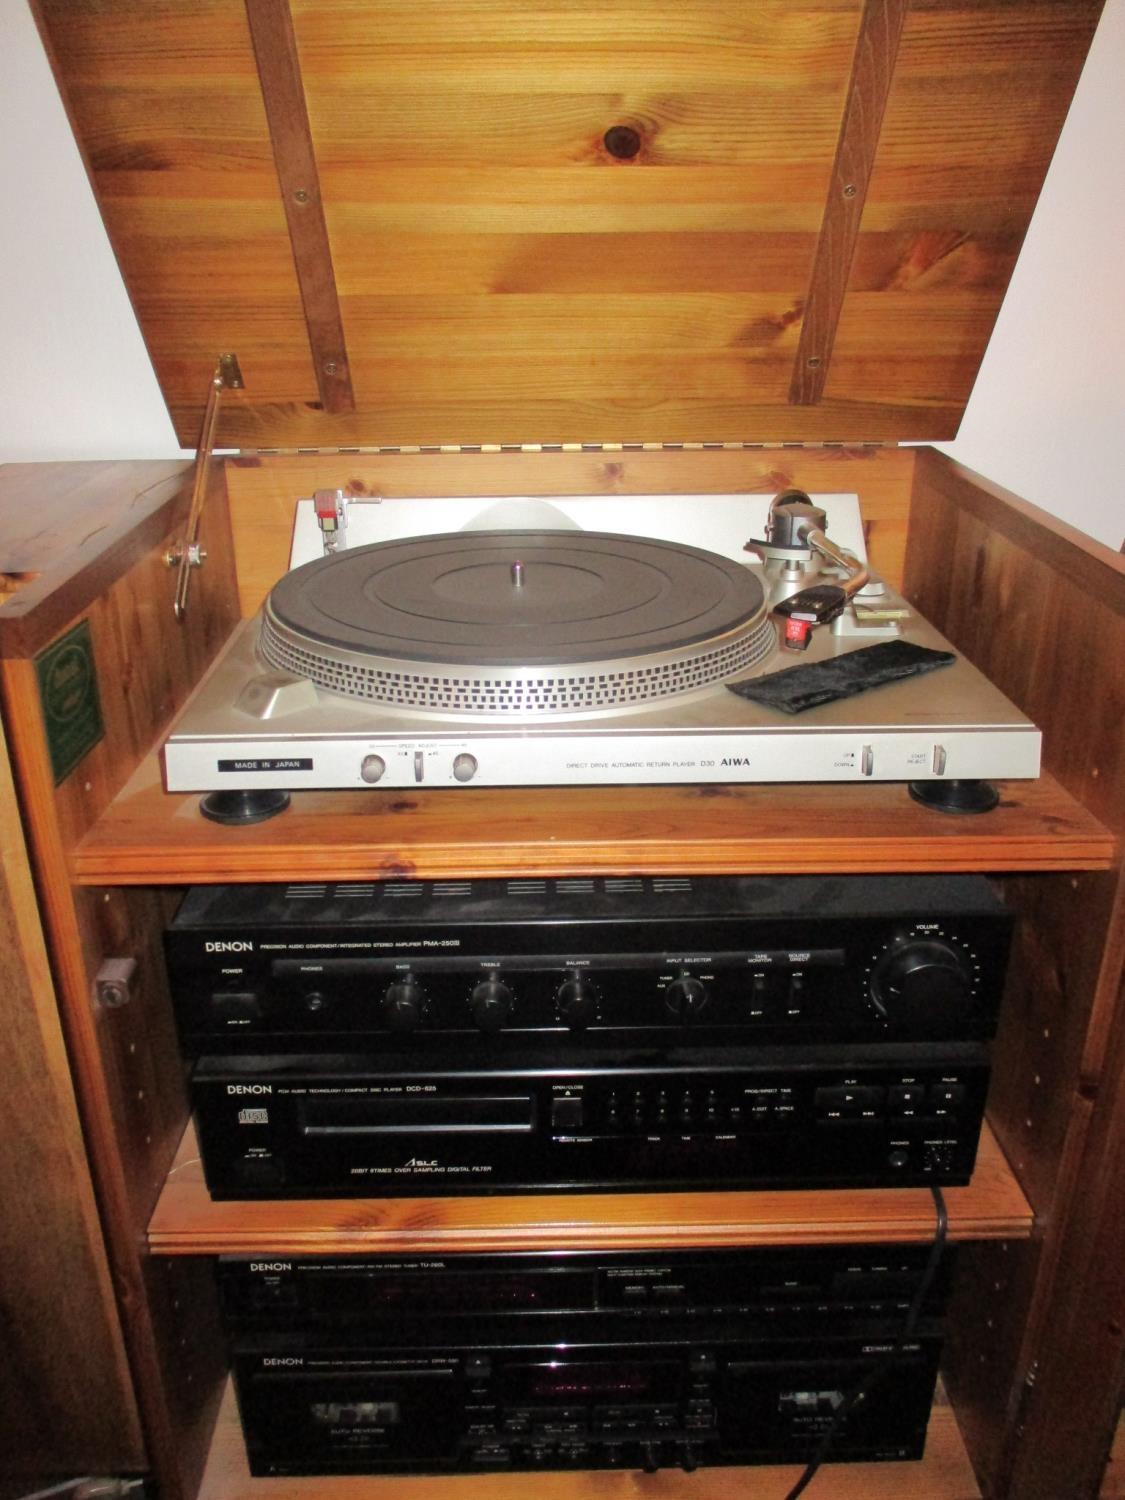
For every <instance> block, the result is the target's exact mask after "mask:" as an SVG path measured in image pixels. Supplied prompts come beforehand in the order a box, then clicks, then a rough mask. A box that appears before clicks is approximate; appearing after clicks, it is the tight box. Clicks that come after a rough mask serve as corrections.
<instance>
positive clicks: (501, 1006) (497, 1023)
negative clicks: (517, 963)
mask: <svg viewBox="0 0 1125 1500" xmlns="http://www.w3.org/2000/svg"><path fill="white" fill-rule="evenodd" d="M513 998H514V997H513V995H512V992H511V990H510V989H509V988H508V986H507V985H506V984H505V983H504V982H503V980H502V979H499V978H498V977H497V976H496V975H495V974H494V975H493V976H492V978H491V979H484V980H482V981H481V982H480V984H478V985H477V986H476V988H475V989H474V990H473V992H472V994H471V995H470V996H469V1010H470V1011H471V1012H472V1016H473V1020H474V1021H475V1022H476V1023H477V1025H478V1026H479V1027H480V1029H481V1030H482V1031H487V1032H490V1033H491V1032H497V1031H502V1030H503V1029H504V1022H505V1021H506V1020H507V1019H508V1017H509V1016H510V1015H511V1013H512V1004H513Z"/></svg>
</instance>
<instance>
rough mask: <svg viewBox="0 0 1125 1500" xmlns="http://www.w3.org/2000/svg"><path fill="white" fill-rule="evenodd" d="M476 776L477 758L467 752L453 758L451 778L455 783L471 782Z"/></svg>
mask: <svg viewBox="0 0 1125 1500" xmlns="http://www.w3.org/2000/svg"><path fill="white" fill-rule="evenodd" d="M476 774H477V758H476V756H475V755H470V754H469V753H468V752H467V751H466V752H465V753H464V754H462V755H457V756H454V758H453V777H454V780H455V781H472V779H473V777H474V776H475V775H476Z"/></svg>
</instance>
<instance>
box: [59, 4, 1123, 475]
mask: <svg viewBox="0 0 1125 1500" xmlns="http://www.w3.org/2000/svg"><path fill="white" fill-rule="evenodd" d="M889 4H891V0H878V4H877V5H876V4H875V3H874V0H873V3H872V7H871V12H870V14H871V15H872V16H880V17H882V16H883V15H884V12H885V11H886V7H887V6H888V5H889ZM898 4H899V0H894V6H893V15H894V16H897V15H898V13H899V10H898ZM41 8H42V12H43V17H44V23H45V30H46V32H47V34H48V36H49V38H50V41H51V43H52V46H53V48H54V51H55V53H56V56H57V59H58V70H59V75H60V81H61V84H62V86H63V89H64V92H65V93H66V95H67V97H68V100H69V106H70V110H71V113H72V117H73V119H74V121H75V124H76V127H77V130H78V134H79V136H80V138H81V140H82V142H83V145H84V149H85V151H86V154H87V159H88V161H89V163H90V165H91V170H92V173H93V179H94V182H95V187H96V190H97V193H98V196H99V199H100V202H101V205H102V208H103V212H104V215H105V218H106V221H107V224H108V227H109V230H110V234H111V238H112V239H113V242H114V246H115V249H116V251H117V254H118V258H119V260H120V262H121V265H122V267H123V270H124V273H125V278H126V282H127V284H128V286H129V288H130V293H131V295H132V297H133V299H134V302H135V305H136V307H137V310H138V314H139V317H140V322H141V325H142V328H143V330H144V333H145V337H146V340H147V342H148V344H149V348H150V350H151V352H152V355H153V358H154V363H155V366H156V369H157V373H158V376H159V379H160V382H161V385H162V388H163V390H164V392H165V396H166V399H167V400H168V403H169V407H170V409H171V411H172V414H173V418H174V421H175V423H176V427H177V431H178V432H179V433H180V435H181V438H182V440H184V441H186V442H192V441H194V438H195V434H196V433H197V432H198V430H199V422H200V412H201V408H202V402H203V398H204V395H205V393H206V389H207V382H208V380H209V378H210V373H211V370H212V369H213V367H214V361H215V356H216V354H217V353H218V352H219V351H220V350H233V351H234V352H236V353H237V354H238V356H239V359H240V361H241V365H242V369H243V372H244V374H245V377H246V382H247V390H246V391H245V392H244V393H243V394H242V396H241V397H240V398H239V399H236V400H231V401H229V402H226V403H224V411H223V417H222V425H221V429H220V444H221V445H227V446H243V447H282V446H289V447H292V446H309V447H321V448H323V447H330V446H349V447H350V446H356V445H372V444H375V445H394V444H406V445H410V444H418V443H438V444H443V443H444V444H451V443H459V444H479V443H532V442H575V443H577V442H594V441H600V442H621V441H637V442H684V441H756V440H774V441H777V440H786V441H799V442H823V441H832V442H844V441H853V442H854V441H867V440H872V441H879V440H888V439H899V438H935V437H948V436H952V435H953V433H954V431H955V428H956V424H957V420H958V413H959V411H960V408H961V406H962V404H963V402H964V400H965V397H966V395H967V392H968V390H969V389H970V386H971V383H972V378H973V374H974V372H975V369H976V366H977V363H978V361H979V357H980V353H981V351H982V349H983V347H984V343H985V341H986V339H987V335H988V331H989V330H990V329H991V327H992V323H993V320H994V318H995V313H996V308H997V306H998V305H999V299H1000V296H1001V294H1002V290H1003V287H1004V285H1005V283H1006V280H1007V276H1008V274H1009V271H1010V268H1011V264H1012V252H1013V249H1014V247H1015V246H1016V245H1018V243H1019V240H1020V238H1021V237H1022V234H1023V231H1024V228H1025V227H1026V224H1027V221H1028V218H1029V216H1030V213H1031V210H1032V208H1033V206H1034V202H1035V198H1036V195H1037V193H1038V190H1039V187H1040V184H1041V182H1042V178H1043V174H1044V171H1045V168H1046V164H1047V161H1048V159H1049V156H1050V151H1051V149H1052V148H1053V143H1054V139H1055V136H1056V135H1057V131H1058V128H1059V125H1060V123H1061V120H1062V116H1063V112H1064V111H1065V106H1066V102H1067V100H1068V98H1069V93H1070V90H1071V88H1072V86H1073V82H1074V79H1075V78H1076V77H1077V70H1078V67H1079V66H1080V63H1081V60H1082V57H1083V56H1084V53H1085V48H1086V45H1087V43H1088V40H1089V35H1090V33H1091V31H1092V28H1093V24H1094V21H1095V19H1096V14H1097V5H1096V4H1094V3H1092V0H1056V3H1054V4H1051V5H1046V4H1043V3H1042V0H1003V3H1001V0H987V3H974V4H968V3H962V4H960V5H956V4H946V3H942V4H921V5H917V6H913V7H911V8H910V15H909V17H908V19H907V23H906V25H905V27H904V30H903V42H902V47H901V49H900V55H899V60H898V66H897V67H896V69H895V71H894V73H893V76H892V77H891V79H890V93H889V100H888V107H887V115H886V119H885V121H884V127H883V130H882V132H881V133H880V132H879V131H878V126H877V122H876V120H875V119H874V117H873V115H872V114H871V111H870V108H869V106H870V104H871V102H872V99H873V98H874V93H873V92H872V91H871V90H859V91H857V95H856V97H857V100H858V99H860V98H861V97H862V102H863V104H864V110H862V111H861V110H858V109H857V110H855V111H853V112H852V115H851V116H850V117H849V118H851V119H854V120H855V121H858V122H859V123H858V126H857V132H858V135H857V138H858V139H859V140H862V141H863V142H864V143H865V153H866V158H870V155H871V152H872V151H873V150H874V149H875V144H876V137H877V138H878V144H877V152H876V153H875V168H874V172H873V175H872V177H871V184H870V193H869V196H868V201H867V206H866V208H865V210H864V213H863V216H862V222H861V223H860V226H859V234H858V240H857V241H855V253H854V256H853V255H852V253H851V252H850V251H848V252H847V253H840V254H835V253H833V254H832V255H830V256H829V257H828V260H829V262H830V263H831V264H832V265H833V266H834V267H835V272H834V275H835V280H834V282H833V292H832V296H833V301H834V305H835V304H838V302H839V296H840V293H841V291H842V288H843V280H844V278H846V277H847V275H848V267H849V266H852V267H853V270H852V274H851V280H850V281H849V282H848V290H847V295H846V296H844V299H843V310H842V314H841V317H840V321H839V327H838V331H837V338H836V341H835V348H834V350H833V358H832V366H831V370H830V372H829V376H828V380H827V383H826V385H825V388H824V391H823V396H822V398H821V399H820V400H819V401H818V402H817V404H816V405H815V406H813V407H802V406H793V405H792V404H791V403H790V400H789V388H790V380H791V374H792V369H793V362H794V358H795V356H796V354H797V343H798V338H799V337H800V336H801V330H802V318H803V317H804V319H805V329H806V333H805V337H806V338H812V337H813V334H812V333H811V331H809V330H811V329H812V328H813V326H814V324H815V323H816V322H817V314H816V302H815V299H814V302H813V303H812V304H811V305H810V306H811V311H810V306H806V303H807V297H808V287H809V284H810V257H811V254H812V245H813V243H814V241H815V238H816V236H817V234H818V232H819V230H820V227H821V221H822V218H823V214H824V204H825V201H826V195H827V194H828V190H829V181H830V176H831V172H832V165H833V160H834V157H835V152H836V145H837V141H838V139H839V136H840V125H841V117H842V114H843V110H844V104H845V99H846V98H847V96H848V82H849V78H850V76H851V67H852V60H853V55H854V53H855V43H856V37H857V31H858V27H859V22H860V16H861V13H862V4H861V0H803V3H801V4H799V5H793V4H789V3H786V0H764V3H761V4H757V5H753V6H742V7H737V6H731V5H730V4H729V3H728V0H688V3H687V4H686V5H676V4H674V3H672V0H623V3H621V4H619V5H615V6H614V7H613V8H612V9H611V10H609V11H607V10H605V8H604V7H601V8H599V7H596V6H594V5H592V4H590V3H588V0H572V3H567V4H560V5H553V6H548V7H538V8H535V7H531V8H529V7H527V6H526V5H524V4H522V3H516V0H481V3H479V4H474V5H473V6H471V7H468V8H467V9H463V10H461V9H457V8H454V9H453V10H452V11H451V10H450V9H449V8H448V7H446V8H445V9H444V10H438V9H435V8H433V7H422V8H419V7H418V6H416V5H413V6H412V5H407V4H405V3H403V0H325V3H312V0H301V3H295V4H294V5H293V17H294V25H295V37H296V51H297V54H298V56H299V60H300V65H301V82H302V85H303V92H304V97H305V100H306V102H307V115H308V121H309V126H310V129H311V134H312V142H313V151H314V152H315V159H316V166H317V169H318V171H319V181H320V194H321V195H322V197H323V203H324V216H325V223H326V226H327V234H328V247H327V248H328V250H329V251H330V256H331V262H332V265H333V267H334V272H335V278H336V284H337V287H338V289H339V303H340V315H341V318H342V323H343V332H344V336H345V338H346V342H347V349H348V368H349V370H350V374H351V379H352V385H353V389H354V392H355V400H356V407H357V410H356V411H355V412H354V413H352V414H347V413H332V412H331V411H326V410H324V406H325V404H326V402H325V400H324V399H323V397H322V395H321V393H320V392H319V391H318V387H317V382H316V379H315V371H314V363H313V360H312V359H311V358H310V355H309V350H308V338H307V329H306V324H305V318H304V316H303V314H302V307H301V297H300V288H299V279H298V276H297V274H296V273H295V272H294V270H293V268H292V265H291V263H290V262H291V256H290V254H289V240H288V235H287V232H286V227H285V213H284V211H283V205H282V203H281V202H280V201H279V196H280V194H279V190H278V186H277V183H276V180H275V179H274V174H273V169H272V166H271V162H270V142H269V132H268V129H267V125H266V113H265V109H264V107H263V104H262V100H261V98H260V96H259V93H258V78H257V72H256V69H255V65H254V59H253V50H252V47H251V44H250V37H249V34H248V30H247V26H246V20H245V16H244V14H243V13H242V0H206V3H205V4H202V5H191V4H188V3H187V0H169V3H167V4H162V5H160V6H152V5H146V4H144V3H143V0H102V3H100V4H98V5H97V6H93V7H90V6H85V5H82V6H73V5H68V4H65V3H62V0H42V7H41ZM270 13H271V14H272V13H273V9H272V8H271V10H270ZM279 13H280V12H279ZM887 14H891V12H887ZM892 32H893V26H892V27H888V28H887V29H886V30H885V31H884V35H885V37H886V38H887V39H888V45H887V46H886V47H884V48H883V49H882V50H881V52H880V54H879V55H880V57H881V59H882V64H883V66H882V69H881V71H880V69H879V68H875V69H873V70H872V76H875V75H876V74H878V75H879V76H880V78H881V83H880V90H879V91H881V90H882V89H883V85H885V83H886V82H887V75H888V68H887V65H888V64H889V62H890V59H891V54H892V52H893V48H892V47H891V45H890V42H889V38H890V36H891V34H892ZM868 34H869V33H868V32H867V31H865V33H864V35H865V37H866V36H867V35H868ZM861 55H862V56H863V57H864V58H868V57H870V55H871V54H870V51H869V50H868V49H865V48H861ZM952 59H955V62H956V66H955V67H952V66H951V60H952ZM290 81H291V82H292V78H291V75H290ZM876 92H878V91H876ZM357 101H360V102H359V103H357ZM615 125H625V126H628V127H629V128H630V129H632V130H634V131H636V132H637V135H638V138H639V142H640V149H639V150H638V152H637V154H636V155H635V156H634V157H632V158H630V159H627V160H619V159H616V158H614V157H613V156H612V155H611V154H610V153H609V152H608V151H607V149H606V147H605V145H604V136H605V133H606V131H607V130H608V129H609V128H611V127H613V126H615ZM847 138H848V139H849V140H851V139H852V133H851V132H849V134H848V137H847ZM302 139H303V133H302ZM279 146H280V150H281V154H282V158H283V167H282V174H283V180H284V181H285V182H287V183H288V182H289V180H290V178H289V174H290V172H291V171H292V172H294V173H295V174H296V175H295V176H294V177H293V183H295V182H296V178H297V177H298V176H300V175H301V170H300V166H299V163H298V162H297V159H296V158H294V159H293V160H292V161H291V160H290V156H291V153H290V152H289V151H288V150H287V149H286V147H285V146H284V143H279ZM303 155H304V157H305V158H306V160H307V158H308V156H309V152H308V149H307V143H306V144H305V147H304V151H303ZM853 175H854V174H853ZM290 185H292V184H290ZM848 202H849V204H851V207H849V209H848V211H849V213H851V211H852V207H854V201H853V200H848ZM310 203H311V200H310ZM290 206H292V205H290ZM852 227H854V226H852ZM869 235H870V236H872V237H873V239H872V244H871V245H866V244H865V243H864V242H865V240H866V239H867V237H868V236H869ZM829 239H831V236H828V237H826V240H825V243H826V244H827V243H828V241H829ZM298 249H299V254H298V261H299V263H301V264H303V263H304V261H303V254H302V253H301V252H300V247H298ZM315 262H316V264H318V265H319V266H320V267H321V269H322V270H324V268H325V267H326V265H327V262H328V255H327V253H326V248H325V245H324V242H323V241H321V242H319V248H318V250H317V253H316V256H315ZM821 279H822V278H821ZM813 282H814V285H815V284H819V282H818V278H816V277H814V278H813ZM716 298H719V299H723V298H725V299H727V301H728V305H727V306H726V307H725V308H722V309H720V310H719V311H718V313H716V311H715V308H714V299H716ZM857 298H866V299H869V300H872V301H875V302H876V303H877V305H878V311H876V309H875V308H872V307H870V306H868V305H866V304H865V303H862V302H860V301H856V300H855V299H857ZM904 304H905V305H904ZM320 362H321V364H323V357H321V360H320ZM823 372H824V366H823V365H822V366H821V367H819V369H818V372H817V373H818V378H819V376H820V375H822V374H823Z"/></svg>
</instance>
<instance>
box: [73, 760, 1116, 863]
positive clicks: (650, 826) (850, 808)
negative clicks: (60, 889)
mask: <svg viewBox="0 0 1125 1500" xmlns="http://www.w3.org/2000/svg"><path fill="white" fill-rule="evenodd" d="M1001 792H1002V796H1001V802H1000V806H999V807H998V808H996V809H995V810H994V811H993V812H990V813H986V814H984V815H983V816H981V817H949V816H946V815H944V814H942V813H935V812H932V811H930V810H929V809H927V808H924V807H921V806H919V805H918V804H917V803H916V802H913V801H912V800H911V798H910V796H909V794H908V793H907V790H906V787H905V786H903V785H900V784H898V783H890V782H888V783H881V784H880V783H876V784H874V785H871V786H851V785H847V786H843V785H836V784H832V785H816V786H812V785H786V786H761V785H758V786H691V787H686V786H684V787H659V788H653V787H643V786H626V787H597V788H578V787H543V788H531V789H519V790H510V789H489V788H483V787H480V788H466V789H465V790H461V791H454V790H442V791H419V792H401V791H386V792H381V791H377V790H376V791H354V792H299V793H296V794H295V795H294V797H293V802H292V805H291V806H290V807H289V809H288V810H287V811H286V812H284V813H282V814H280V815H279V816H278V817H276V818H272V819H270V820H269V821H268V822H265V823H256V824H253V825H251V826H249V827H246V828H230V827H224V826H221V825H219V824H216V823H212V822H209V821H208V820H207V819H206V818H204V817H203V816H202V815H201V814H200V812H199V810H198V803H199V799H198V797H197V796H195V795H194V794H193V795H190V796H187V795H184V794H174V795H171V794H168V793H166V792H165V791H164V790H163V788H162V786H161V782H160V772H159V768H158V765H157V762H156V760H155V758H149V759H148V760H147V761H146V762H145V763H144V764H143V765H142V767H141V768H140V770H139V771H138V772H137V774H136V775H134V777H133V778H132V780H131V781H130V782H129V783H128V784H127V785H126V786H125V787H124V789H123V790H122V791H121V793H120V794H119V795H118V796H117V798H116V799H115V800H114V802H113V803H112V804H111V805H110V807H109V808H108V809H107V811H106V812H105V814H104V815H103V816H102V817H101V818H99V820H98V821H97V823H96V824H95V825H94V826H93V828H92V829H91V830H90V832H89V833H88V834H87V835H86V836H85V838H84V839H83V840H82V841H81V843H79V844H78V846H77V847H76V849H75V850H74V851H73V853H72V856H71V874H72V876H73V878H74V880H75V881H77V882H78V883H79V884H80V885H182V884H185V883H187V882H212V883H221V882H224V881H255V880H260V881H270V880H286V879H292V878H294V877H297V878H300V879H302V880H347V879H353V878H356V877H360V876H362V877H365V878H367V879H379V878H399V879H403V878H419V879H429V878H440V877H453V876H456V877H470V876H489V875H492V876H530V875H535V876H552V875H554V876H558V875H591V874H602V873H604V874H611V873H612V874H656V873H678V874H700V873H709V874H740V875H759V874H806V873H809V874H812V873H822V872H834V873H837V872H838V873H847V872H866V873H871V872H877V871H890V872H911V871H936V870H985V871H987V870H1101V869H1106V868H1108V867H1109V865H1110V863H1111V861H1112V859H1113V854H1114V839H1113V837H1112V836H1111V835H1110V834H1109V833H1107V831H1106V830H1105V829H1104V828H1103V827H1102V826H1101V824H1100V823H1098V822H1097V821H1096V820H1095V819H1094V818H1092V817H1091V816H1090V815H1089V813H1087V812H1086V811H1085V810H1084V809H1083V808H1082V807H1081V806H1080V805H1079V803H1077V802H1076V801H1074V799H1073V798H1072V797H1070V796H1069V795H1068V794H1067V793H1066V792H1065V791H1064V790H1063V789H1062V787H1060V786H1059V784H1058V782H1056V781H1055V780H1054V779H1053V778H1052V777H1050V776H1043V777H1041V778H1040V779H1039V780H1037V781H1014V782H1005V783H1003V784H1002V786H1001Z"/></svg>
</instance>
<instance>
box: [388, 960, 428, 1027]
mask: <svg viewBox="0 0 1125 1500" xmlns="http://www.w3.org/2000/svg"><path fill="white" fill-rule="evenodd" d="M381 1004H382V1011H383V1020H384V1021H385V1022H386V1023H387V1026H388V1028H389V1029H390V1030H391V1031H414V1030H415V1029H416V1028H417V1027H419V1026H420V1025H421V1024H422V1022H423V1021H424V1020H425V1019H426V996H425V993H424V991H423V989H422V986H421V985H420V984H419V983H418V981H417V980H416V979H415V978H414V975H413V974H404V975H403V976H402V978H401V979H396V980H395V981H394V982H393V983H392V984H389V985H388V986H387V988H386V989H385V990H384V992H383V999H382V1002H381Z"/></svg>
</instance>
